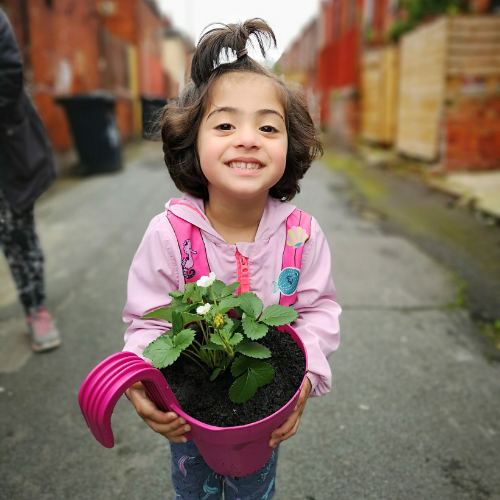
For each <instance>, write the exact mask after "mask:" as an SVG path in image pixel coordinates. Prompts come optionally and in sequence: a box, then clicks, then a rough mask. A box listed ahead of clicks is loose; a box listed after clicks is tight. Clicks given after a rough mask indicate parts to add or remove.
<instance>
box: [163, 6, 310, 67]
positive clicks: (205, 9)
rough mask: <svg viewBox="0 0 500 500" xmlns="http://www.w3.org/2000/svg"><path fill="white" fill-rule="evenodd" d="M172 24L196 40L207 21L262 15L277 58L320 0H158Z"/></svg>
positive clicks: (270, 55)
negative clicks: (274, 46) (271, 30)
mask: <svg viewBox="0 0 500 500" xmlns="http://www.w3.org/2000/svg"><path fill="white" fill-rule="evenodd" d="M157 1H158V5H159V6H160V8H161V9H162V10H163V11H164V12H165V13H166V14H167V15H168V16H169V17H170V18H171V19H172V20H173V22H174V25H175V26H176V27H177V28H179V29H181V30H182V31H184V32H185V33H187V34H188V35H190V36H191V38H192V39H193V41H194V42H195V43H197V42H198V38H199V37H200V34H201V32H202V31H203V29H204V28H205V26H207V25H208V24H210V23H214V22H222V23H235V22H238V21H245V20H247V19H251V18H252V17H261V18H262V19H264V20H265V21H266V22H267V23H268V24H269V25H270V26H271V28H272V29H273V31H274V33H275V35H276V39H277V42H278V50H277V51H274V52H273V53H270V54H269V59H270V60H272V61H276V60H277V59H279V57H280V55H281V54H282V53H283V51H284V50H285V49H286V48H287V47H288V45H289V44H290V43H291V42H292V41H293V40H294V39H295V38H296V37H297V36H298V35H299V34H300V32H301V29H302V28H303V27H304V26H305V25H306V24H307V23H308V22H309V21H310V20H311V19H312V18H313V17H315V16H316V15H317V13H318V9H319V0H246V1H243V0H157Z"/></svg>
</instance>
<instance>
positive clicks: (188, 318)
mask: <svg viewBox="0 0 500 500" xmlns="http://www.w3.org/2000/svg"><path fill="white" fill-rule="evenodd" d="M202 319H203V317H202V316H200V315H199V314H193V313H188V312H183V313H182V320H183V322H184V324H183V325H182V326H186V325H188V324H189V323H195V322H196V323H197V322H198V321H202Z"/></svg>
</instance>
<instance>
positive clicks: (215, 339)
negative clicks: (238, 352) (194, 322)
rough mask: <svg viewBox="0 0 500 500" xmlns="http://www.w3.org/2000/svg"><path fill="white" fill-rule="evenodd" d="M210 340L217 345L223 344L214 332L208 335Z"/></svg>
mask: <svg viewBox="0 0 500 500" xmlns="http://www.w3.org/2000/svg"><path fill="white" fill-rule="evenodd" d="M210 340H211V341H212V342H213V343H214V344H217V345H223V344H222V340H221V339H220V337H219V335H218V334H216V333H212V335H210Z"/></svg>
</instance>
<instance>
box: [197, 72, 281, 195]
mask: <svg viewBox="0 0 500 500" xmlns="http://www.w3.org/2000/svg"><path fill="white" fill-rule="evenodd" d="M284 118H285V111H284V109H283V106H282V105H281V102H280V101H279V99H278V92H277V88H276V86H275V84H274V83H273V81H272V80H270V79H269V78H268V77H266V76H263V75H257V74H255V73H249V72H246V73H230V74H227V75H223V76H221V77H220V78H219V79H218V80H217V81H216V82H215V83H214V85H213V87H212V89H211V92H210V105H209V106H208V109H207V110H206V112H205V115H204V116H203V118H202V120H201V123H200V129H199V131H198V140H197V147H198V154H199V157H200V164H201V169H202V170H203V173H204V174H205V177H206V178H207V179H208V182H209V184H208V193H209V200H213V197H214V196H215V197H222V198H220V199H221V200H226V201H235V202H236V201H238V200H245V201H252V200H255V201H263V200H264V201H265V199H266V198H267V195H268V193H269V189H270V188H271V187H272V186H274V185H275V184H276V183H277V182H278V181H279V180H280V179H281V177H282V175H283V173H284V171H285V165H286V154H287V147H288V137H287V133H286V127H285V120H284Z"/></svg>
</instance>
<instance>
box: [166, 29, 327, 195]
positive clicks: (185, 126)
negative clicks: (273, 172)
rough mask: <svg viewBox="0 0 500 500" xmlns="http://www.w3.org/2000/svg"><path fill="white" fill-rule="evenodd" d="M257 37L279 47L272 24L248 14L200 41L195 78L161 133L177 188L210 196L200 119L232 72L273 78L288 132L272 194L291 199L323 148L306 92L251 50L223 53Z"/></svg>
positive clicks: (263, 45) (173, 106) (169, 106)
mask: <svg viewBox="0 0 500 500" xmlns="http://www.w3.org/2000/svg"><path fill="white" fill-rule="evenodd" d="M252 36H253V37H254V39H256V40H257V43H258V46H259V49H260V52H261V54H262V56H263V57H266V47H268V46H274V47H276V38H275V36H274V33H273V31H272V29H271V28H270V27H269V25H268V24H267V23H266V22H265V21H263V20H262V19H250V20H248V21H246V22H244V23H243V24H228V25H222V27H220V28H214V29H212V30H210V31H208V32H206V33H205V34H204V35H203V36H202V37H201V38H200V41H199V44H198V47H197V49H196V51H195V54H194V56H193V61H192V67H191V80H190V82H189V83H188V84H187V86H186V87H185V88H184V90H183V91H182V93H181V95H180V96H179V97H178V98H175V99H173V100H171V101H170V102H169V103H168V104H167V105H166V106H165V108H164V109H163V112H162V117H161V137H162V140H163V153H164V158H165V164H166V165H167V168H168V171H169V173H170V176H171V177H172V180H173V181H174V183H175V185H176V186H177V188H178V189H179V190H180V191H182V192H184V193H189V194H191V195H193V196H196V197H198V198H201V199H203V200H208V189H207V185H208V181H207V179H206V177H205V175H204V174H203V171H202V169H201V166H200V160H199V156H198V151H197V147H196V141H197V136H198V130H199V127H200V122H201V120H202V118H203V116H204V114H205V111H206V109H207V106H208V105H209V97H210V96H209V92H210V89H211V88H212V86H213V84H214V82H215V81H216V80H217V79H218V78H219V77H220V76H222V75H225V74H227V73H231V72H235V71H237V72H249V73H256V74H258V75H263V76H266V77H268V78H270V79H271V80H272V81H273V82H274V83H275V84H276V88H277V90H278V95H279V98H280V100H281V104H282V106H283V109H284V110H285V123H286V131H287V135H288V151H287V157H286V167H285V172H284V174H283V176H282V177H281V179H280V180H279V181H278V182H277V183H276V184H275V185H274V186H273V187H272V188H271V189H270V190H269V194H270V195H271V196H272V197H273V198H277V199H279V200H283V201H285V200H291V199H292V198H293V197H294V196H295V195H296V194H297V193H298V192H299V191H300V188H299V181H300V179H302V177H303V176H304V174H305V173H306V172H307V170H308V168H309V167H310V166H311V163H312V161H313V160H315V159H316V158H317V157H318V156H320V155H321V154H322V153H323V150H322V147H321V144H320V142H319V141H318V138H317V134H316V129H315V127H314V124H313V122H312V119H311V116H310V114H309V111H308V108H307V103H306V100H305V98H304V96H303V94H302V93H301V92H300V91H298V90H295V89H292V88H290V87H288V86H287V85H286V84H285V83H284V82H283V81H282V80H280V78H279V77H278V76H276V75H275V74H274V73H272V72H271V71H269V70H268V69H266V68H265V67H264V66H262V65H261V64H259V63H257V62H256V61H254V60H253V59H252V58H251V57H249V56H248V55H247V54H245V53H243V55H242V54H241V53H240V55H239V57H238V58H237V59H236V60H235V61H233V62H229V63H227V62H226V63H224V62H222V61H223V57H224V56H225V57H226V60H227V58H228V57H229V56H230V55H234V54H237V53H238V52H240V51H242V50H243V49H245V48H246V45H247V43H250V45H253V44H252V40H250V37H252Z"/></svg>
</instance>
